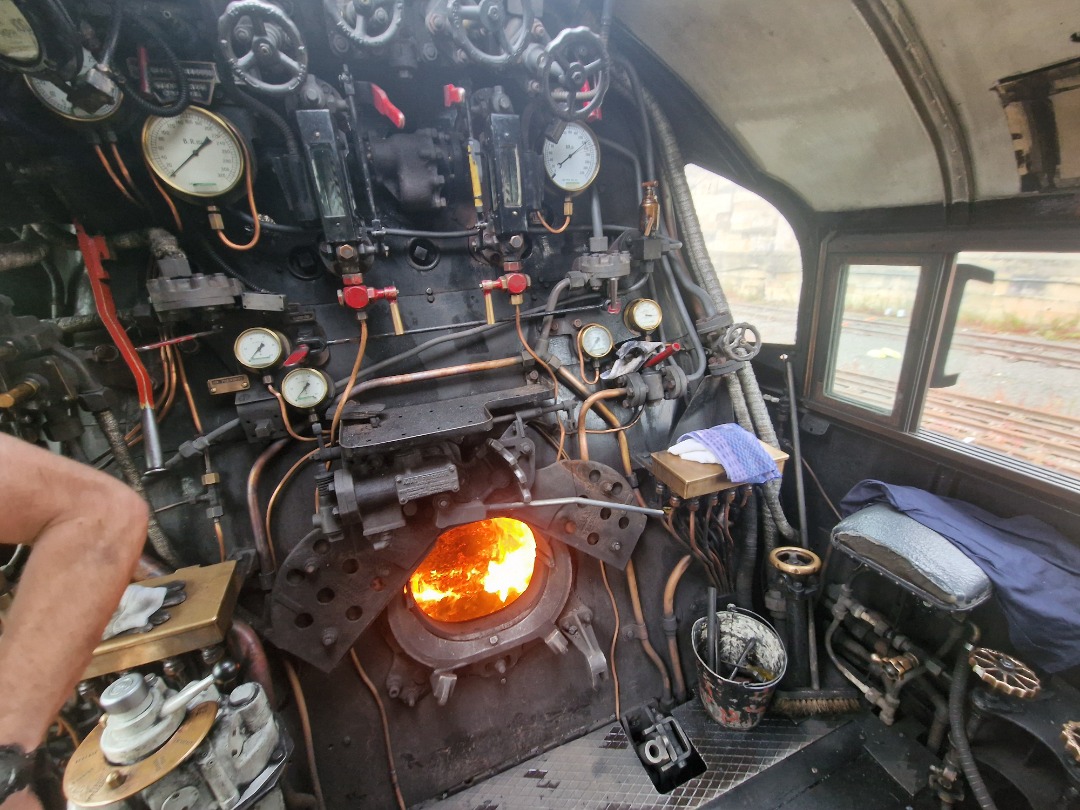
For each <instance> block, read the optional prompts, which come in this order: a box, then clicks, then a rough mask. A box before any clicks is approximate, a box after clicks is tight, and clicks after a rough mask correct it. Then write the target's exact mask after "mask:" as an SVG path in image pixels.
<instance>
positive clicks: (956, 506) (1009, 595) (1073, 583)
mask: <svg viewBox="0 0 1080 810" xmlns="http://www.w3.org/2000/svg"><path fill="white" fill-rule="evenodd" d="M872 503H889V504H892V506H893V507H894V508H896V509H898V510H899V511H901V512H903V513H904V514H906V515H908V516H909V517H911V518H913V519H915V520H917V521H918V522H919V523H921V524H923V525H924V526H927V527H928V528H931V529H933V530H934V531H936V532H937V533H938V534H941V535H943V536H945V537H947V538H948V539H949V540H950V541H952V543H953V545H955V546H956V547H957V548H959V549H960V550H961V551H963V552H964V553H965V554H967V556H968V557H970V558H971V559H972V561H974V562H975V564H976V565H978V566H979V567H980V568H981V569H982V570H983V571H984V572H985V573H986V575H987V576H988V577H989V578H990V581H991V582H993V583H994V592H995V596H996V597H997V600H998V603H999V604H1000V605H1001V609H1002V611H1003V612H1004V613H1005V620H1006V621H1007V622H1008V626H1009V637H1010V638H1011V639H1012V642H1013V644H1014V645H1015V647H1016V649H1017V651H1018V652H1019V653H1020V656H1021V658H1022V659H1023V660H1024V661H1025V662H1026V663H1028V664H1034V665H1035V666H1037V667H1041V668H1042V669H1044V670H1046V671H1047V672H1061V671H1062V670H1065V669H1069V668H1070V667H1074V666H1077V665H1078V664H1080V612H1078V610H1077V606H1078V605H1080V547H1077V546H1076V545H1075V544H1074V543H1072V542H1071V541H1069V540H1068V539H1066V538H1065V537H1064V536H1062V535H1061V534H1060V533H1059V532H1058V531H1057V530H1055V529H1054V528H1052V527H1051V526H1048V525H1047V524H1046V523H1043V522H1042V521H1041V520H1039V519H1038V518H1034V517H1031V516H1030V515H1021V516H1019V517H1014V518H1000V517H997V516H996V515H992V514H990V513H989V512H987V511H985V510H983V509H979V508H978V507H977V506H972V505H971V504H969V503H964V502H963V501H958V500H954V499H952V498H942V497H940V496H938V495H932V494H931V493H929V492H925V491H924V490H921V489H916V488H915V487H902V486H897V485H895V484H885V483H883V482H881V481H872V480H867V481H860V482H859V483H858V484H856V485H855V486H854V487H852V489H851V491H850V492H849V493H848V494H847V495H845V496H844V500H842V501H841V502H840V511H841V512H843V514H844V515H845V516H846V515H850V514H851V513H852V512H857V511H858V510H859V509H862V508H863V507H864V506H868V505H870V504H872Z"/></svg>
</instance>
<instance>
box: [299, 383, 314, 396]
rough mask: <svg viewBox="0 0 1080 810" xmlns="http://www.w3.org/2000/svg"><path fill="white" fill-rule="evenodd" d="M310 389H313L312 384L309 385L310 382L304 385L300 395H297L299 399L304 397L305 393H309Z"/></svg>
mask: <svg viewBox="0 0 1080 810" xmlns="http://www.w3.org/2000/svg"><path fill="white" fill-rule="evenodd" d="M309 388H311V383H309V382H306V383H304V387H303V388H301V389H300V393H299V394H297V395H296V396H297V398H298V399H299V398H300V397H303V396H304V392H305V391H307V390H308V389H309Z"/></svg>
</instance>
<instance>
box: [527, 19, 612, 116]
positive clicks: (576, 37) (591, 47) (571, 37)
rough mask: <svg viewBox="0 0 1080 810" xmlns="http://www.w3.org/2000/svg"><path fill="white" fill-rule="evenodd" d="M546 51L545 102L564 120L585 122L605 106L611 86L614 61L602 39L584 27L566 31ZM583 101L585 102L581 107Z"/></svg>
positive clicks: (544, 74) (541, 86)
mask: <svg viewBox="0 0 1080 810" xmlns="http://www.w3.org/2000/svg"><path fill="white" fill-rule="evenodd" d="M545 51H546V53H547V65H546V66H545V67H544V69H543V70H542V71H541V74H540V76H541V81H540V89H541V91H542V92H543V95H544V99H545V100H546V101H547V103H548V106H549V107H550V108H551V111H552V112H553V113H555V115H557V116H558V117H559V118H561V119H563V120H564V121H584V120H585V119H586V118H588V117H589V115H591V114H592V112H593V110H595V109H597V108H598V107H599V106H600V105H601V104H602V103H603V101H604V94H605V93H607V89H608V85H609V84H610V83H611V59H610V57H609V56H608V52H607V48H606V47H604V42H603V40H601V39H600V37H599V35H597V34H596V33H595V32H593V31H592V30H590V29H589V28H586V27H585V26H578V27H577V28H566V29H564V30H563V31H560V32H559V35H558V36H557V37H555V39H553V40H551V42H549V43H548V46H547V48H546V49H545ZM553 79H554V81H555V84H553V83H552V80H553ZM586 83H587V84H588V85H589V89H588V90H585V89H584V87H585V85H586ZM581 99H585V100H586V103H585V105H584V106H583V107H580V108H579V107H578V102H579V100H581Z"/></svg>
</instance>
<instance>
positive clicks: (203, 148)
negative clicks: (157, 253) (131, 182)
mask: <svg viewBox="0 0 1080 810" xmlns="http://www.w3.org/2000/svg"><path fill="white" fill-rule="evenodd" d="M142 147H143V154H144V156H145V157H146V164H147V165H148V166H149V167H150V169H151V170H152V171H153V172H154V174H156V175H157V176H158V178H159V179H160V180H161V182H163V183H165V185H167V186H169V187H170V188H172V189H173V191H176V192H178V193H180V194H181V195H184V196H187V197H196V198H204V199H205V198H211V197H220V196H221V195H222V194H228V193H229V192H230V191H232V190H233V189H234V188H236V187H237V186H238V185H239V184H240V181H241V180H242V179H243V177H244V160H245V158H244V153H245V148H244V144H243V142H242V141H241V140H240V136H239V135H238V134H237V133H236V130H235V129H234V128H233V126H232V124H230V123H229V122H228V121H226V120H225V119H224V118H222V117H221V116H219V115H215V114H214V113H212V112H210V111H209V110H204V109H203V108H202V107H188V108H187V109H186V110H184V111H183V112H182V113H180V114H179V115H177V116H174V117H172V118H162V117H160V116H156V115H151V116H150V117H149V118H147V119H146V125H145V126H143V133H142Z"/></svg>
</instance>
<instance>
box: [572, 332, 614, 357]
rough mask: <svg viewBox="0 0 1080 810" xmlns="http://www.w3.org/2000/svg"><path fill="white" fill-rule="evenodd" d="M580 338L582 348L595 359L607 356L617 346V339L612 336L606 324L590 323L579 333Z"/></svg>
mask: <svg viewBox="0 0 1080 810" xmlns="http://www.w3.org/2000/svg"><path fill="white" fill-rule="evenodd" d="M578 340H580V341H581V350H582V351H583V352H585V354H587V355H588V356H589V357H591V358H593V359H594V360H599V359H600V358H602V357H607V356H608V355H609V354H611V350H612V349H613V348H615V340H614V338H612V337H611V332H609V331H608V328H607V327H606V326H601V325H600V324H598V323H590V324H589V325H587V326H585V327H584V328H582V330H581V332H580V333H579V334H578Z"/></svg>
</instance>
